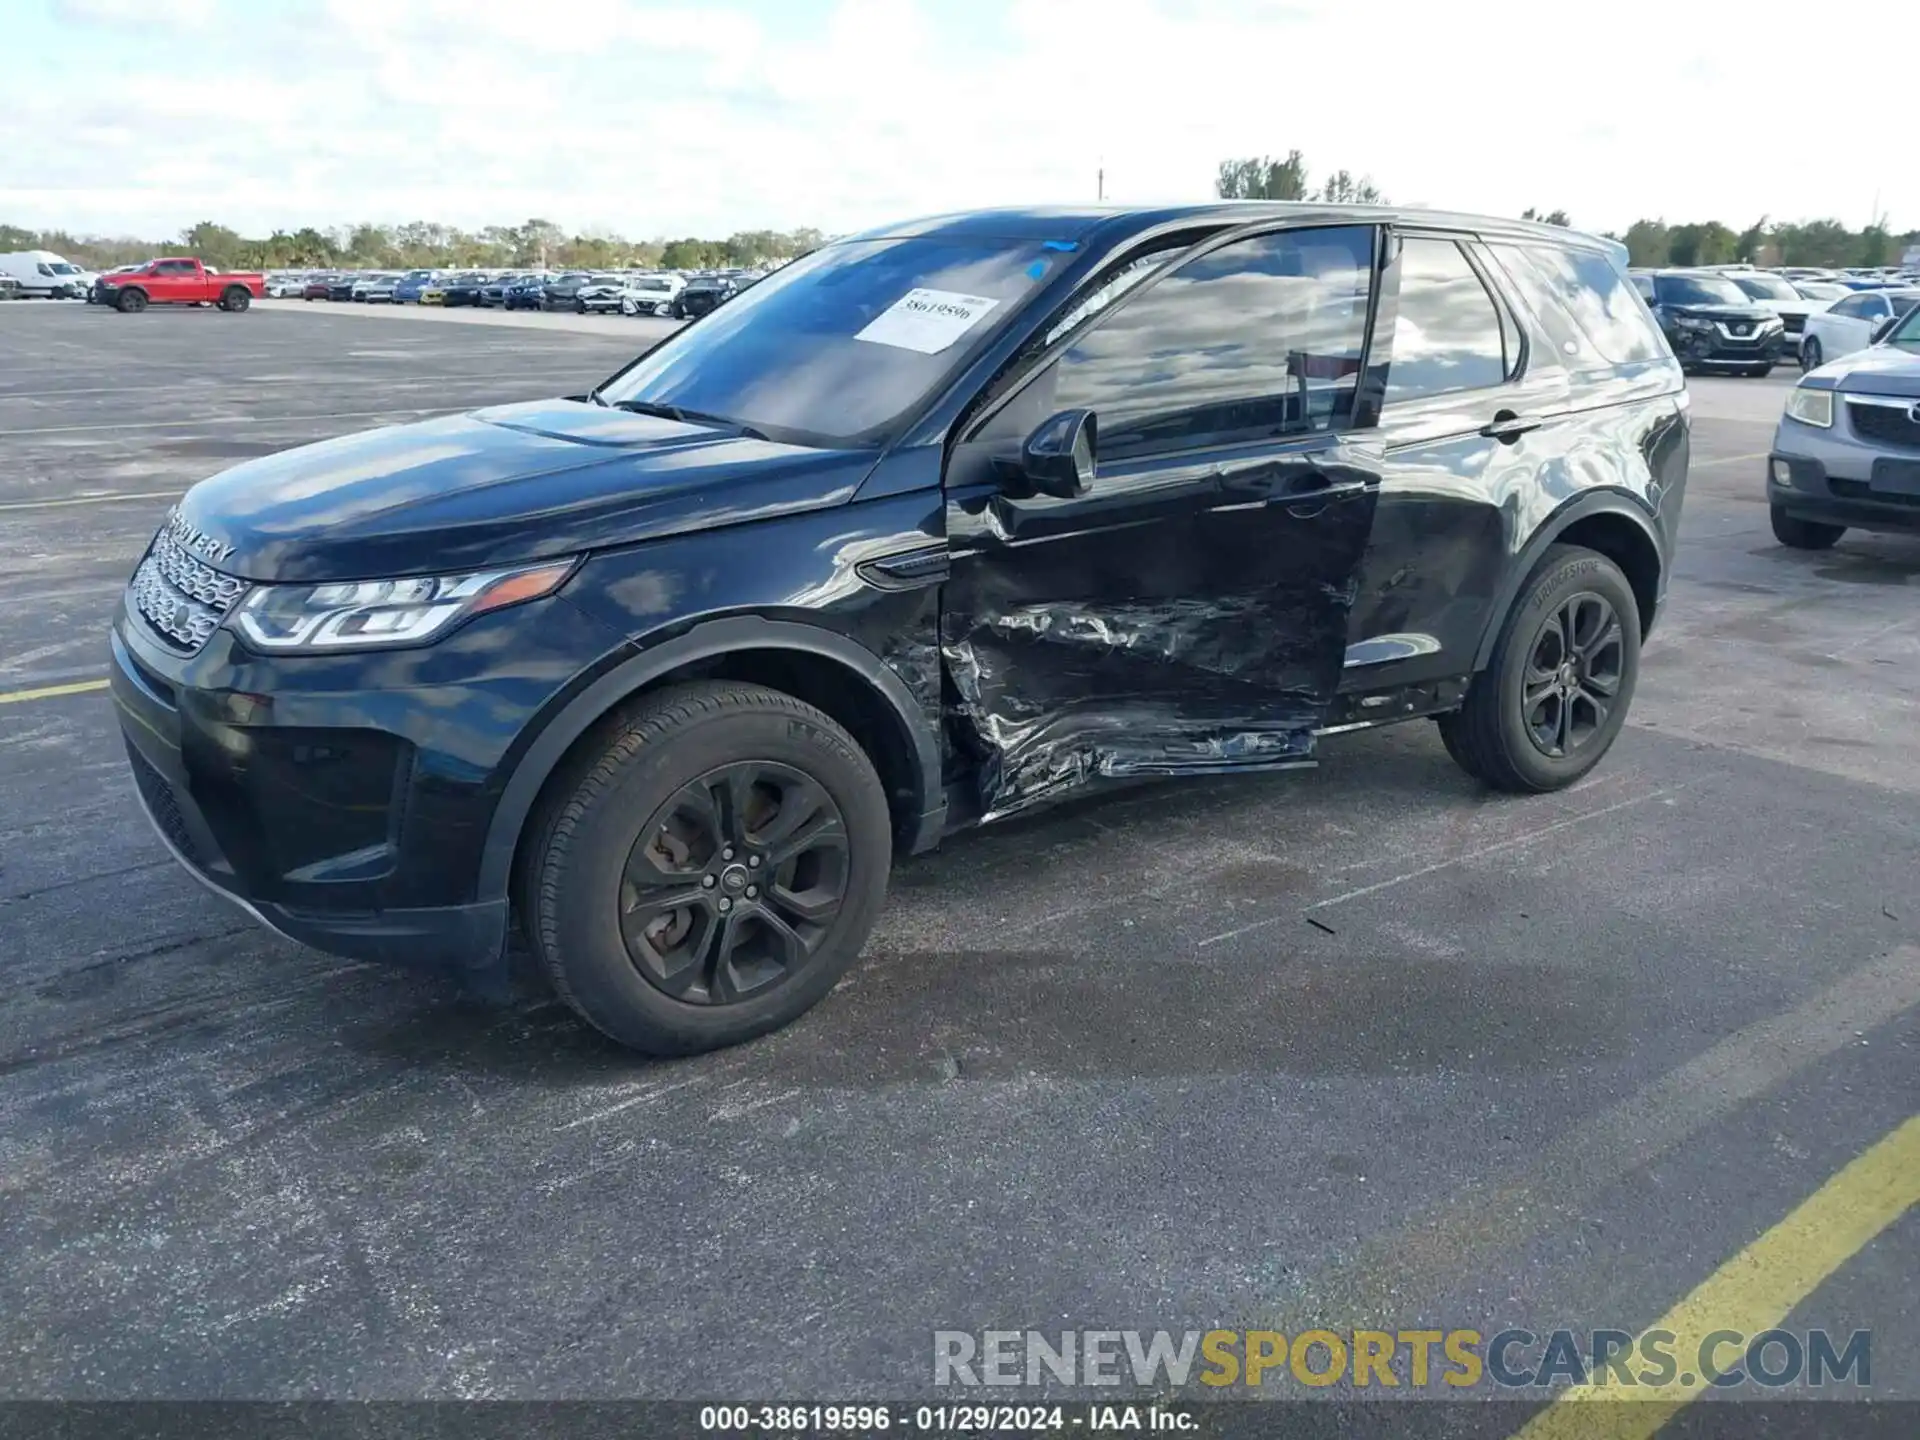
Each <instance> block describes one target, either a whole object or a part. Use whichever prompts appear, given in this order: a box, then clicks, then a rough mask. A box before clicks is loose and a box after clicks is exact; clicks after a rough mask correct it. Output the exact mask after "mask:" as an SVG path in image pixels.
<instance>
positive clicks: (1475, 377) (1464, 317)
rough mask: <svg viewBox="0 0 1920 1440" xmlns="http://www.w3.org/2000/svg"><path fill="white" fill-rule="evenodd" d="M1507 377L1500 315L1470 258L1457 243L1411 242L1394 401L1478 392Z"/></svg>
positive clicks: (1392, 380) (1403, 266)
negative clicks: (1452, 392) (1455, 392)
mask: <svg viewBox="0 0 1920 1440" xmlns="http://www.w3.org/2000/svg"><path fill="white" fill-rule="evenodd" d="M1506 378H1507V364H1506V349H1505V346H1504V344H1503V342H1502V339H1501V334H1500V314H1499V311H1498V310H1497V309H1496V308H1495V306H1494V302H1493V297H1492V296H1491V295H1489V294H1488V293H1487V287H1486V286H1485V285H1483V284H1481V282H1480V277H1479V275H1477V274H1476V273H1474V269H1473V267H1472V266H1471V265H1469V264H1468V263H1467V257H1466V254H1465V253H1464V252H1463V251H1462V250H1461V249H1460V247H1459V246H1458V245H1456V244H1454V243H1453V241H1451V240H1424V239H1418V238H1415V239H1410V240H1408V241H1407V242H1406V244H1405V245H1404V246H1402V247H1401V251H1400V318H1399V319H1398V320H1397V321H1396V322H1395V324H1394V328H1393V363H1392V365H1391V367H1390V368H1389V369H1388V371H1387V400H1388V401H1389V402H1391V401H1394V400H1411V399H1413V398H1414V397H1416V396H1420V395H1444V394H1446V393H1447V392H1448V391H1451V390H1479V389H1483V388H1485V387H1487V386H1491V385H1498V384H1500V383H1501V382H1502V381H1504V380H1505V379H1506Z"/></svg>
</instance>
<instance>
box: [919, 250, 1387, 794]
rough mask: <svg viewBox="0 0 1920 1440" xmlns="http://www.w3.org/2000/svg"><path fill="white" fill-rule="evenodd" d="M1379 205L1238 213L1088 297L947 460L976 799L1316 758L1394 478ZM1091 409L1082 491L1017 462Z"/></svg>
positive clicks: (948, 652) (960, 710)
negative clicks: (1375, 344) (1080, 322)
mask: <svg viewBox="0 0 1920 1440" xmlns="http://www.w3.org/2000/svg"><path fill="white" fill-rule="evenodd" d="M1379 243H1380V236H1379V233H1378V231H1377V229H1376V227H1373V226H1365V225H1360V226H1339V227H1327V228H1323V229H1310V230H1286V231H1278V232H1273V233H1268V234H1262V235H1253V236H1250V237H1245V238H1242V239H1238V240H1235V241H1232V242H1229V243H1227V244H1225V245H1219V246H1217V247H1216V248H1213V249H1210V250H1204V251H1202V252H1201V253H1199V254H1197V255H1193V256H1190V257H1187V258H1181V259H1176V260H1174V261H1172V262H1170V264H1169V266H1168V268H1167V269H1166V271H1165V272H1164V273H1161V274H1160V275H1158V276H1157V278H1155V279H1153V280H1150V281H1148V282H1146V283H1145V284H1142V285H1140V286H1139V287H1138V288H1137V289H1136V290H1135V291H1133V292H1132V293H1131V294H1129V295H1127V296H1126V297H1125V298H1124V299H1123V300H1120V301H1118V302H1116V303H1114V304H1113V305H1112V307H1111V308H1110V309H1108V310H1107V311H1105V312H1104V313H1101V314H1100V315H1098V316H1097V317H1096V318H1095V319H1093V320H1092V321H1091V322H1088V323H1087V328H1085V329H1083V330H1082V331H1081V332H1080V333H1079V335H1078V336H1077V338H1070V339H1068V341H1067V343H1066V348H1064V350H1062V351H1060V353H1058V354H1057V355H1055V356H1054V358H1052V359H1051V360H1048V361H1045V362H1044V363H1043V364H1041V366H1040V367H1039V368H1038V369H1037V370H1036V371H1035V372H1034V373H1033V375H1032V376H1031V377H1030V378H1029V379H1028V380H1026V381H1025V382H1023V383H1022V384H1021V385H1020V388H1019V389H1017V390H1016V391H1015V392H1013V394H1012V395H1011V396H1009V397H1007V398H1005V399H1004V400H1002V401H999V402H996V405H995V407H994V408H991V409H990V410H989V411H988V412H987V413H986V415H985V417H984V418H983V419H981V420H978V421H975V422H974V423H973V425H972V427H971V430H970V432H969V433H966V434H963V436H962V438H961V440H960V442H959V443H958V444H957V445H956V446H955V447H954V450H953V452H952V454H951V456H950V459H949V467H948V476H947V534H948V543H949V556H950V565H951V570H950V578H949V580H948V583H947V585H946V588H945V598H944V601H943V607H942V616H941V644H942V649H943V652H944V655H945V658H946V663H947V672H948V675H949V676H950V678H951V681H952V685H953V688H954V691H955V692H956V693H955V696H954V697H953V699H954V701H955V705H954V709H955V713H956V715H957V718H958V721H959V724H960V727H961V729H962V731H963V732H964V739H965V741H966V743H968V744H969V745H970V746H971V747H972V748H973V750H974V751H975V754H976V758H977V759H978V761H979V767H978V774H979V776H980V782H979V783H980V793H979V796H978V801H979V804H980V808H981V812H982V816H983V818H988V819H991V818H995V817H997V816H999V815H1004V814H1008V813H1011V812H1013V811H1016V810H1020V809H1024V808H1026V807H1027V806H1029V805H1032V804H1035V803H1038V802H1040V801H1043V800H1051V799H1055V798H1058V797H1059V796H1061V795H1062V794H1064V793H1067V792H1069V791H1071V790H1073V789H1075V788H1077V787H1079V786H1082V785H1084V784H1086V783H1088V782H1090V781H1093V780H1096V779H1099V778H1101V777H1120V776H1138V775H1172V774H1193V773H1210V772H1218V771H1228V770H1258V769H1273V768H1280V767H1285V766H1293V765H1304V764H1310V763H1311V757H1312V754H1313V744H1314V732H1315V730H1316V729H1317V728H1318V727H1319V726H1320V725H1321V724H1322V723H1323V722H1324V720H1325V717H1326V713H1327V709H1328V707H1329V705H1330V704H1331V702H1332V700H1333V697H1334V693H1335V690H1336V688H1337V686H1338V684H1339V681H1340V675H1341V667H1342V661H1343V658H1344V655H1345V651H1346V645H1347V627H1348V619H1349V612H1350V611H1351V609H1352V605H1353V599H1354V593H1355V584H1356V573H1357V571H1358V568H1359V565H1360V560H1361V555H1362V552H1363V551H1364V549H1365V547H1366V543H1367V538H1368V534H1369V531H1370V530H1371V528H1372V522H1373V513H1374V506H1375V503H1376V501H1377V498H1378V495H1379V489H1380V480H1381V469H1382V466H1381V460H1380V456H1379V452H1378V450H1377V449H1376V448H1374V447H1373V446H1372V445H1371V444H1369V443H1366V442H1367V441H1368V440H1370V436H1359V435H1356V434H1355V433H1354V432H1353V421H1354V412H1355V403H1356V398H1357V396H1358V393H1359V389H1360V384H1359V382H1360V377H1361V374H1362V368H1363V364H1364V357H1365V349H1366V339H1367V334H1368V327H1369V324H1370V320H1371V310H1372V298H1373V297H1372V291H1373V284H1372V281H1373V277H1374V275H1375V273H1376V264H1375V254H1376V249H1377V246H1378V245H1379ZM1069 410H1087V411H1091V412H1092V413H1093V414H1094V416H1095V417H1096V419H1095V429H1096V434H1095V468H1094V473H1093V476H1092V478H1091V480H1090V482H1088V484H1087V485H1086V488H1085V490H1084V493H1080V494H1076V495H1070V496H1063V495H1054V494H1038V493H1033V491H1032V490H1031V488H1030V487H1028V486H1027V485H1025V484H1024V483H1022V482H1021V481H1020V480H1019V478H1018V477H1017V476H1015V475H1013V474H1012V473H1011V472H1012V469H1013V467H1014V465H1015V464H1016V462H1017V457H1018V454H1019V451H1020V447H1021V444H1022V442H1023V441H1024V440H1025V438H1026V437H1027V436H1028V435H1029V434H1031V433H1032V432H1033V431H1034V430H1035V429H1036V428H1037V427H1038V426H1040V424H1041V423H1042V422H1043V421H1045V420H1046V419H1048V417H1050V416H1053V415H1056V414H1058V413H1060V412H1063V411H1069Z"/></svg>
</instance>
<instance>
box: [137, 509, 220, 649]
mask: <svg viewBox="0 0 1920 1440" xmlns="http://www.w3.org/2000/svg"><path fill="white" fill-rule="evenodd" d="M246 588H247V583H246V581H244V580H239V579H236V578H235V577H234V576H232V575H223V574H221V573H220V572H219V571H218V570H215V569H214V568H213V567H212V566H210V565H205V564H202V563H201V562H200V561H198V560H196V559H194V557H193V556H192V555H190V554H188V553H187V549H186V547H185V546H184V545H182V544H181V543H180V542H179V541H178V540H176V539H174V538H173V536H172V534H171V533H170V532H168V531H166V530H162V531H161V532H160V533H159V534H158V535H156V536H154V537H153V547H152V548H151V549H149V550H148V551H147V558H146V559H144V560H142V561H141V562H140V568H139V569H138V570H135V571H134V572H133V579H132V580H131V581H130V582H128V584H127V601H128V604H129V605H130V606H131V608H132V609H133V610H134V611H136V612H137V613H138V614H139V616H140V618H141V619H142V620H145V621H146V622H147V624H148V625H150V626H151V627H152V628H153V629H154V630H155V631H156V632H157V633H158V634H159V635H160V637H161V638H162V639H163V640H165V641H167V642H168V643H169V644H170V645H171V646H172V647H173V648H174V649H176V650H182V651H185V652H186V653H187V654H189V655H191V654H192V653H193V652H194V651H196V650H198V649H199V648H200V647H201V646H202V645H204V644H206V643H207V640H208V637H210V636H211V635H212V634H213V632H214V631H215V629H217V628H218V627H219V624H220V622H221V621H222V620H224V619H225V618H226V616H227V613H228V612H229V611H231V610H232V609H233V607H234V605H235V604H237V603H238V601H239V599H240V597H241V595H243V594H244V593H246Z"/></svg>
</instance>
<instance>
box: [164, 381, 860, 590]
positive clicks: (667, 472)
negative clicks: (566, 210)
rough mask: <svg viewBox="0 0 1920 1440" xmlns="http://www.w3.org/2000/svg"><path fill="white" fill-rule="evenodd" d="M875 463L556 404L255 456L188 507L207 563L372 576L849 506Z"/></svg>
mask: <svg viewBox="0 0 1920 1440" xmlns="http://www.w3.org/2000/svg"><path fill="white" fill-rule="evenodd" d="M874 459H875V456H874V452H872V451H870V450H849V451H841V450H813V449H808V448H805V447H803V446H798V445H781V444H775V443H774V442H772V441H767V440H752V439H747V438H744V437H741V436H737V435H734V434H732V433H730V432H728V431H725V430H715V429H712V428H709V427H706V426H699V425H687V424H681V423H680V422H678V421H674V420H663V419H658V418H655V417H653V416H649V415H634V414H630V413H629V412H627V411H624V410H611V409H607V408H605V407H603V406H598V405H594V404H591V403H588V402H586V401H572V400H540V401H534V402H532V403H529V404H523V405H503V406H498V407H495V408H492V409H487V410H477V411H474V412H472V413H470V414H466V415H454V416H448V417H446V418H444V419H440V420H428V421H424V422H422V423H420V424H417V425H395V426H388V427H386V428H384V429H380V430H369V431H365V432H363V433H361V434H358V435H346V436H342V437H341V438H340V439H337V440H326V441H322V442H321V443H320V444H318V445H306V446H302V447H301V448H299V449H297V450H287V451H283V452H282V453H280V454H278V455H269V456H266V457H264V458H262V459H259V460H249V461H247V462H246V463H245V464H242V465H237V466H235V467H234V468H233V469H231V470H227V471H224V472H222V473H221V474H219V475H216V476H214V477H212V478H211V479H208V480H203V481H201V482H200V483H199V484H198V485H196V486H194V487H193V489H191V490H189V491H188V492H187V494H186V496H185V498H184V499H182V500H181V502H180V506H179V513H180V517H181V519H182V520H184V521H185V522H186V524H187V526H188V527H190V528H191V529H192V530H193V531H195V532H198V535H199V540H198V546H199V548H200V549H202V550H203V551H204V552H205V558H207V559H209V560H213V561H214V563H216V564H217V565H218V566H219V568H220V569H222V570H225V571H228V572H229V573H231V574H235V575H240V576H243V577H245V578H247V579H250V580H262V581H309V582H319V581H329V580H355V579H360V580H365V579H377V578H383V577H388V576H395V575H422V574H433V573H454V572H457V571H462V570H477V569H484V568H486V567H489V566H493V565H502V564H517V563H521V562H525V561H532V560H540V559H545V558H549V557H553V556H559V555H572V554H577V553H579V552H581V551H585V550H595V549H603V548H608V547H611V546H617V545H626V544H632V543H634V542H636V541H641V540H649V539H654V538H657V537H659V536H663V535H672V534H677V533H680V532H682V531H687V530H700V529H706V528H709V527H714V526H720V525H736V524H742V523H745V522H747V521H752V520H762V519H767V518H770V517H773V516H778V515H788V514H794V513H798V512H800V511H805V510H818V509H824V508H827V507H829V506H833V505H841V504H845V503H846V502H847V501H848V500H849V499H851V498H852V496H853V493H854V491H855V490H857V489H858V488H859V486H860V482H861V481H862V480H863V479H865V478H866V475H867V472H868V471H869V470H871V469H872V468H873V463H874ZM228 547H231V548H230V550H229V549H228Z"/></svg>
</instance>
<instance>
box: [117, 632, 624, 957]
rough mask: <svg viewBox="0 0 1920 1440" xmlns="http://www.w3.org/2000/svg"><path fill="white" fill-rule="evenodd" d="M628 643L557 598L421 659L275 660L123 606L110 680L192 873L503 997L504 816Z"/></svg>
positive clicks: (297, 930) (306, 929)
mask: <svg viewBox="0 0 1920 1440" xmlns="http://www.w3.org/2000/svg"><path fill="white" fill-rule="evenodd" d="M503 632H510V633H503ZM489 637H490V638H489ZM620 649H621V645H620V641H619V637H617V636H614V635H612V634H611V633H610V632H609V631H607V630H606V629H605V628H604V627H602V626H601V625H600V624H599V623H598V622H595V621H593V620H591V619H589V618H588V617H587V616H586V615H585V614H584V613H582V612H581V611H580V610H578V609H576V608H575V607H574V606H572V605H570V604H568V603H567V602H566V601H564V600H560V599H558V598H553V599H548V600H542V601H536V602H533V603H531V604H528V605H524V606H517V607H513V608H511V609H507V610H502V611H499V612H497V613H496V614H494V615H487V616H481V617H479V619H477V620H475V621H474V622H472V623H471V624H469V625H468V626H466V627H463V628H462V629H460V630H457V631H455V632H454V633H453V634H452V635H449V636H448V637H447V638H446V639H445V640H443V641H442V642H440V644H438V645H435V646H429V647H424V648H421V649H417V650H406V651H387V652H375V653H370V654H363V655H351V656H349V655H343V656H305V657H285V658H275V659H267V658H264V657H260V656H256V655H253V654H252V653H251V652H249V651H247V650H246V649H245V648H244V647H243V646H241V645H240V644H239V643H238V641H237V640H236V639H235V638H234V637H233V636H232V635H231V634H230V633H229V632H227V631H226V630H224V629H222V630H218V631H216V632H215V634H214V635H213V637H212V638H211V639H210V640H208V641H207V642H206V644H205V645H204V646H202V647H201V648H200V650H199V651H198V652H197V653H194V654H192V655H185V654H182V653H179V651H178V650H176V649H174V648H172V647H170V646H169V645H167V644H166V643H164V642H163V641H161V640H160V639H159V637H157V636H156V635H155V634H154V633H153V632H152V631H151V630H150V629H149V628H148V627H147V624H146V622H145V621H144V620H142V619H140V618H139V617H137V616H134V615H132V614H130V613H129V612H128V609H127V607H126V606H125V605H124V604H123V605H122V606H121V608H120V613H119V615H118V616H117V618H116V619H115V622H114V625H113V629H112V633H111V650H112V657H111V661H112V663H111V666H110V671H109V684H110V688H111V693H112V696H113V703H114V708H115V711H116V713H117V717H118V719H119V721H120V728H121V732H122V736H123V738H124V740H125V742H126V746H127V752H128V757H129V762H130V764H131V766H132V770H133V777H134V781H135V788H136V789H137V791H138V793H139V797H140V804H141V807H142V809H143V810H145V812H146V814H147V816H148V818H149V819H150V820H151V821H152V823H153V826H154V829H155V830H156V831H157V832H158V833H159V834H160V836H161V838H162V839H163V840H164V842H165V843H166V846H167V849H168V851H169V852H170V853H171V854H172V855H173V857H174V858H175V859H176V860H178V861H179V862H180V863H181V864H182V865H183V866H184V867H185V868H186V869H187V870H188V871H189V872H191V873H192V874H193V876H194V878H196V879H197V880H199V881H200V882H201V883H202V884H204V885H206V886H207V887H209V888H210V889H212V890H213V891H215V893H217V894H219V895H220V896H221V897H222V898H223V899H226V900H228V901H229V902H231V903H232V904H234V905H236V906H238V907H239V908H240V909H242V910H243V911H245V912H246V913H247V914H249V915H251V916H253V917H254V918H256V919H257V920H259V921H260V922H261V923H263V924H265V925H267V926H268V927H270V928H272V929H273V930H276V931H278V932H279V933H281V934H282V935H285V936H287V937H288V938H290V939H293V940H296V941H298V942H300V943H301V944H305V945H310V946H312V947H314V948H315V949H319V950H324V951H327V952H329V953H331V954H336V955H343V956H346V957H348V958H351V959H355V960H366V961H377V962H383V963H394V964H403V965H409V966H415V967H428V968H435V969H441V970H450V971H453V972H456V973H459V974H462V975H464V976H465V977H467V978H468V979H469V980H470V981H473V982H476V983H478V984H479V985H481V986H482V988H497V986H498V985H499V983H500V982H501V981H502V980H503V979H504V973H505V972H504V955H505V943H506V934H507V917H508V901H507V896H506V894H505V893H504V890H502V893H496V894H483V893H480V886H479V874H480V862H481V855H482V852H483V849H484V846H485V843H486V840H487V833H488V826H489V824H490V822H491V820H492V818H493V812H494V808H495V806H496V805H497V803H498V800H499V796H500V792H501V791H502V789H504V787H505V785H506V782H507V779H508V778H509V777H510V775H511V773H512V769H513V760H514V758H516V757H517V754H518V753H519V747H520V746H521V744H522V743H524V738H525V732H526V731H527V730H528V729H529V727H531V726H534V725H535V723H536V721H537V719H538V717H539V716H540V715H541V713H542V711H543V709H544V707H545V706H546V705H547V704H549V703H550V702H552V701H554V700H555V699H557V697H558V696H559V695H560V694H561V692H562V691H563V690H565V689H566V687H567V686H568V684H569V683H570V682H571V681H572V680H573V679H574V678H575V677H577V676H578V675H580V674H581V673H582V672H589V671H592V670H593V669H594V668H595V665H596V662H598V661H600V660H602V659H604V658H606V657H607V656H608V655H609V654H610V653H612V652H618V651H620ZM453 677H458V678H457V679H456V678H453Z"/></svg>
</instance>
